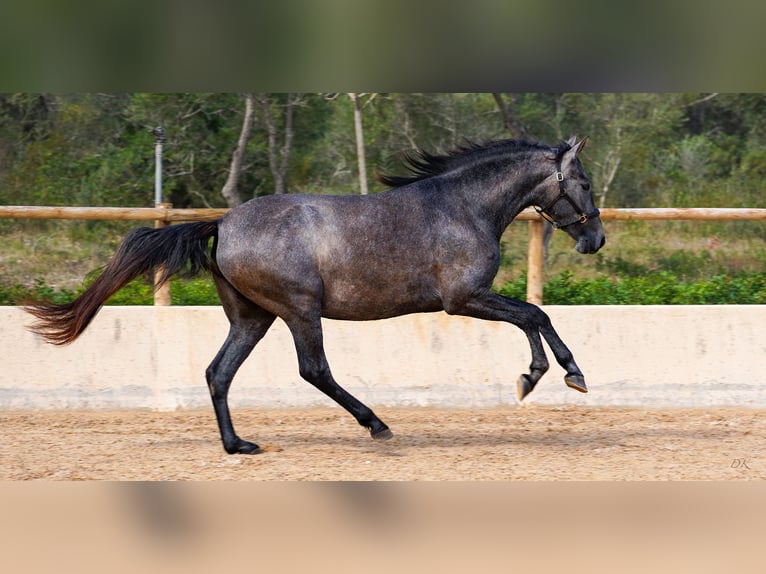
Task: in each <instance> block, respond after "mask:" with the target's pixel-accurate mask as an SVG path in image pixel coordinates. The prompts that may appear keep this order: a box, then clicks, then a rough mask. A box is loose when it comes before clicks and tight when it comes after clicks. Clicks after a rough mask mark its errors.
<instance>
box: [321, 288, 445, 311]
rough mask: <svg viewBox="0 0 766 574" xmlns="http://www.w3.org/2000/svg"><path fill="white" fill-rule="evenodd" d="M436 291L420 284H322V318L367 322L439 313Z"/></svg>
mask: <svg viewBox="0 0 766 574" xmlns="http://www.w3.org/2000/svg"><path fill="white" fill-rule="evenodd" d="M441 308H442V307H441V302H440V299H439V297H438V294H437V293H436V290H435V289H434V288H433V287H432V286H430V285H429V284H428V282H422V281H412V280H410V281H403V282H402V281H387V282H384V283H381V282H380V281H376V282H368V281H364V282H355V281H352V280H349V279H348V278H345V279H340V280H335V281H332V282H327V281H325V283H324V293H323V297H322V315H323V316H324V317H327V318H328V319H343V320H351V321H367V320H375V319H385V318H388V317H396V316H399V315H406V314H409V313H422V312H430V311H438V310H440V309H441Z"/></svg>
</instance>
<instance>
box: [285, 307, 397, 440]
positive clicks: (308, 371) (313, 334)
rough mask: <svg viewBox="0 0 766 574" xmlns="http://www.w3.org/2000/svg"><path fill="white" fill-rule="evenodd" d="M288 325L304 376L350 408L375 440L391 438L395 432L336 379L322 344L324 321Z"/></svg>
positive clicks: (326, 393)
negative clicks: (322, 322) (322, 323)
mask: <svg viewBox="0 0 766 574" xmlns="http://www.w3.org/2000/svg"><path fill="white" fill-rule="evenodd" d="M287 325H288V327H289V328H290V332H291V333H292V335H293V339H294V341H295V350H296V352H297V353H298V368H299V372H300V375H301V377H302V378H303V379H305V380H306V381H308V382H309V383H311V384H312V385H313V386H314V387H316V388H317V389H318V390H320V391H322V392H323V393H324V394H325V395H327V396H328V397H330V398H331V399H333V400H334V401H335V402H336V403H338V404H339V405H340V406H342V407H343V408H344V409H346V410H347V411H348V412H349V413H350V414H351V415H352V416H353V417H354V418H355V419H356V420H357V422H358V423H359V424H360V425H361V426H363V427H366V428H367V429H369V431H370V436H371V437H372V438H374V439H376V440H386V439H389V438H391V437H392V436H393V433H392V432H391V430H390V429H389V428H388V426H387V425H386V424H385V423H383V421H381V420H380V419H379V418H378V417H377V416H376V415H375V413H373V412H372V410H370V408H369V407H367V406H366V405H364V404H363V403H362V402H360V401H359V400H358V399H356V398H355V397H354V396H352V395H351V394H350V393H349V392H348V391H346V390H345V389H344V388H343V387H341V386H340V385H339V384H338V383H337V382H336V381H335V379H334V378H333V376H332V373H331V372H330V365H329V364H328V362H327V357H326V356H325V352H324V346H323V343H322V326H321V321H320V319H319V318H318V317H317V318H316V319H304V318H300V319H294V320H291V321H288V322H287Z"/></svg>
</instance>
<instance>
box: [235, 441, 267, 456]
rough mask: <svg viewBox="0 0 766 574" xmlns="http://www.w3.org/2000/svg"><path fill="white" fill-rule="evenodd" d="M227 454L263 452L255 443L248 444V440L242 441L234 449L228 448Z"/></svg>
mask: <svg viewBox="0 0 766 574" xmlns="http://www.w3.org/2000/svg"><path fill="white" fill-rule="evenodd" d="M226 452H228V453H229V454H261V453H262V452H263V451H262V450H261V447H259V446H258V445H257V444H255V443H254V442H247V441H246V440H240V441H239V442H238V443H237V444H235V445H234V446H232V447H227V448H226Z"/></svg>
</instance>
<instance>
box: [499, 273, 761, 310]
mask: <svg viewBox="0 0 766 574" xmlns="http://www.w3.org/2000/svg"><path fill="white" fill-rule="evenodd" d="M498 292H499V293H501V294H502V295H506V296H507V297H512V298H514V299H522V300H523V299H525V297H526V276H523V277H520V278H519V279H517V280H515V281H511V282H508V283H505V284H504V285H502V286H500V287H499V288H498ZM543 299H544V302H545V304H546V305H748V304H752V305H763V304H766V273H763V272H761V273H748V274H742V275H739V276H734V277H732V276H724V275H716V276H714V277H712V278H711V279H710V280H709V281H684V280H683V279H681V278H679V277H678V276H677V275H675V274H673V273H670V272H668V271H659V272H654V273H650V274H648V275H645V276H640V277H631V276H628V277H621V278H614V279H613V278H609V277H606V276H600V277H597V278H595V279H575V278H574V277H573V275H572V273H571V272H568V271H565V272H563V273H561V274H559V275H558V276H556V277H554V278H552V279H550V280H549V281H546V283H545V290H544V294H543Z"/></svg>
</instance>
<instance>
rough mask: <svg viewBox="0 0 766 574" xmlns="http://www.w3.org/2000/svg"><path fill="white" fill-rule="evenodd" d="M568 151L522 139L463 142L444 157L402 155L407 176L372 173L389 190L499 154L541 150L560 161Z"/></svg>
mask: <svg viewBox="0 0 766 574" xmlns="http://www.w3.org/2000/svg"><path fill="white" fill-rule="evenodd" d="M568 149H570V146H569V144H567V143H566V142H563V141H562V142H559V144H558V146H557V147H555V148H551V147H550V146H547V145H545V144H541V143H537V142H529V141H526V140H514V139H505V140H493V141H489V142H484V143H476V142H472V141H467V142H466V143H465V144H463V145H461V146H458V147H457V148H455V149H454V150H452V151H450V152H447V153H446V154H435V153H431V152H428V151H426V150H424V149H422V148H419V147H418V148H415V149H414V150H410V151H406V152H404V154H403V155H404V164H405V167H406V168H407V170H408V171H409V172H410V175H387V174H380V173H379V174H376V178H377V180H378V181H379V182H380V183H382V184H384V185H387V186H389V187H401V186H403V185H407V184H410V183H415V182H417V181H421V180H424V179H427V178H429V177H434V176H437V175H442V174H444V173H447V172H449V171H451V170H453V169H456V168H458V167H462V166H465V165H467V164H469V163H474V162H476V161H477V160H482V159H487V158H490V157H497V156H499V155H503V156H505V155H508V154H517V153H523V152H527V151H530V150H544V151H548V152H552V153H553V154H555V157H556V158H560V157H561V156H562V155H563V154H564V152H565V151H567V150H568Z"/></svg>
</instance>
